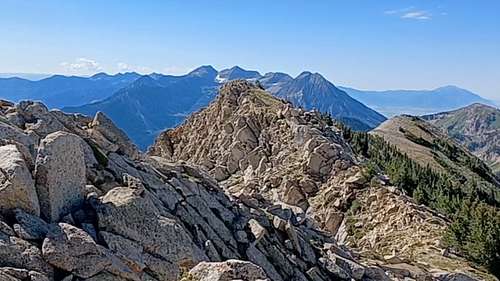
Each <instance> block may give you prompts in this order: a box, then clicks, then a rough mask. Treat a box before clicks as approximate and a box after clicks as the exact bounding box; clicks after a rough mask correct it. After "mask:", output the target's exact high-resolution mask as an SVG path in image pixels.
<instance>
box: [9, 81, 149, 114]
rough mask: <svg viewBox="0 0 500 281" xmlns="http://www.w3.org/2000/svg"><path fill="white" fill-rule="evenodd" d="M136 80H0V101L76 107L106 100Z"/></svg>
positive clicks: (53, 106)
mask: <svg viewBox="0 0 500 281" xmlns="http://www.w3.org/2000/svg"><path fill="white" fill-rule="evenodd" d="M139 77H140V75H139V74H137V73H134V72H130V73H118V74H116V75H108V74H105V73H98V74H96V75H94V76H91V77H77V76H62V75H54V76H51V77H48V78H45V79H41V80H38V81H30V80H26V79H22V78H0V98H3V99H7V100H12V101H15V102H18V101H20V100H39V101H42V102H44V103H45V104H47V106H49V107H51V108H62V107H64V106H76V105H82V104H86V103H90V102H92V101H95V100H101V99H104V98H106V97H109V96H111V95H112V94H113V93H114V92H115V91H117V90H119V89H121V88H123V87H125V86H127V85H129V84H130V83H132V82H133V81H134V80H135V79H137V78H139Z"/></svg>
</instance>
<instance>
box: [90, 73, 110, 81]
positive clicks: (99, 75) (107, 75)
mask: <svg viewBox="0 0 500 281" xmlns="http://www.w3.org/2000/svg"><path fill="white" fill-rule="evenodd" d="M109 76H111V75H109V74H107V73H106V72H99V73H96V74H94V75H92V76H90V78H91V79H100V78H107V77H109Z"/></svg>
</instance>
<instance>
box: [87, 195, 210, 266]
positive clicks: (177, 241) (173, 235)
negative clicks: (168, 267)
mask: <svg viewBox="0 0 500 281" xmlns="http://www.w3.org/2000/svg"><path fill="white" fill-rule="evenodd" d="M96 210H97V215H98V217H99V227H100V228H102V229H106V230H108V231H110V232H113V233H116V234H119V235H121V236H123V237H125V238H127V239H130V240H132V241H137V242H138V243H139V244H141V245H142V247H144V249H145V251H147V252H150V253H153V254H155V255H157V256H159V257H162V258H164V259H165V260H167V261H170V262H171V263H173V264H176V265H178V266H192V265H194V264H197V263H198V262H200V261H202V260H206V259H207V257H206V256H205V254H204V253H203V251H202V250H201V249H199V248H198V247H197V246H196V245H195V244H194V243H193V242H192V240H191V237H190V235H189V234H188V233H187V232H186V230H185V229H184V227H183V226H182V225H181V224H180V223H179V222H178V221H177V220H176V219H175V218H174V217H173V216H171V215H169V214H168V213H166V212H164V211H162V210H160V209H158V208H157V207H156V206H155V203H154V201H153V199H152V197H151V194H149V192H148V191H146V190H143V189H142V190H141V189H133V188H130V187H118V188H115V189H113V190H111V191H109V192H108V193H107V194H106V195H105V196H103V197H102V198H100V202H99V203H98V205H97V206H96Z"/></svg>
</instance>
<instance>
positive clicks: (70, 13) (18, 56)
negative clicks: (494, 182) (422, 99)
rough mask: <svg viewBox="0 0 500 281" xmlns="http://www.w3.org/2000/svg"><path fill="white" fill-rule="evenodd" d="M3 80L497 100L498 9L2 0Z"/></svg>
mask: <svg viewBox="0 0 500 281" xmlns="http://www.w3.org/2000/svg"><path fill="white" fill-rule="evenodd" d="M0 38H1V39H0V72H24V73H63V74H90V73H93V72H96V71H106V72H111V73H114V72H118V71H124V70H136V71H139V72H143V73H147V72H151V71H156V72H163V73H183V72H185V71H188V70H190V69H192V68H194V67H196V66H199V65H202V64H211V65H213V66H214V67H216V68H217V69H222V68H225V67H229V66H233V65H240V66H242V67H244V68H248V69H255V70H259V71H261V72H267V71H284V72H287V73H289V74H291V75H297V74H298V73H299V72H301V71H303V70H310V71H316V72H320V73H322V74H323V75H325V76H326V77H327V78H328V79H329V80H331V81H332V82H334V83H335V84H338V85H345V86H352V87H357V88H361V89H395V88H406V89H408V88H414V89H423V88H434V87H438V86H442V85H447V84H454V85H458V86H461V87H464V88H468V89H471V90H473V91H475V92H477V93H479V94H481V95H483V96H485V97H489V98H493V99H496V100H500V67H499V66H500V1H498V0H489V1H488V0H486V1H481V0H477V1H473V0H467V1H466V0H445V1H430V0H429V1H423V0H422V1H379V0H377V1H375V0H365V1H358V0H349V1H347V0H345V1H305V0H304V1H260V0H257V1H256V0H254V1H239V0H234V1H230V0H227V1H187V0H185V1H160V0H158V1H148V0H145V1H124V0H121V1H109V0H106V1H94V0H90V1H83V0H82V1H69V0H64V1H62V0H61V1H49V0H44V1H35V0H32V1H28V0H25V1H19V0H0Z"/></svg>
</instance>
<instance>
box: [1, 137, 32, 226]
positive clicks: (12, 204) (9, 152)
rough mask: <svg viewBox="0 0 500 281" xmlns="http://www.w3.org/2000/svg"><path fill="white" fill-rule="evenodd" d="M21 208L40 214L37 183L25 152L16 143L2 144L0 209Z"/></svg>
mask: <svg viewBox="0 0 500 281" xmlns="http://www.w3.org/2000/svg"><path fill="white" fill-rule="evenodd" d="M15 208H20V209H23V210H25V211H26V212H28V213H31V214H33V215H36V216H38V215H39V214H40V205H39V203H38V196H37V193H36V190H35V184H34V181H33V178H32V175H31V172H30V171H29V169H28V167H27V165H26V162H25V160H24V157H23V154H22V153H21V152H20V151H19V150H18V148H17V147H16V145H13V144H10V145H5V146H0V211H4V212H6V211H12V210H13V209H15Z"/></svg>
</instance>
